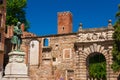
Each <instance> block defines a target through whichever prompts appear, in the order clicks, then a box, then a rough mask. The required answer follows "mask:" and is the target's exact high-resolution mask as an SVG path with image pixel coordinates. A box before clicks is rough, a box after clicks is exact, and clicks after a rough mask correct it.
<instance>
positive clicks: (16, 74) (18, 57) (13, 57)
mask: <svg viewBox="0 0 120 80" xmlns="http://www.w3.org/2000/svg"><path fill="white" fill-rule="evenodd" d="M8 55H9V63H8V64H7V65H6V67H5V76H4V77H3V79H2V80H9V79H10V80H30V79H29V78H28V68H27V66H26V64H25V62H24V56H25V52H18V51H13V52H10V53H9V54H8Z"/></svg>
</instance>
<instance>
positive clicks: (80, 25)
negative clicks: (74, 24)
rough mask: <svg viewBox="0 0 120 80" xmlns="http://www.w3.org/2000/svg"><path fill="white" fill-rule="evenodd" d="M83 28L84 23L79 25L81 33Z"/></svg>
mask: <svg viewBox="0 0 120 80" xmlns="http://www.w3.org/2000/svg"><path fill="white" fill-rule="evenodd" d="M82 26H83V24H82V23H80V24H79V31H81V30H82Z"/></svg>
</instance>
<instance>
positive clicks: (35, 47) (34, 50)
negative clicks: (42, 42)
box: [28, 40, 39, 65]
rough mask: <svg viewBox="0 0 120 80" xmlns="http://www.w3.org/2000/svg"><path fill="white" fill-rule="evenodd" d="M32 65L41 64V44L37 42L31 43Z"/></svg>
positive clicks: (30, 55) (30, 56)
mask: <svg viewBox="0 0 120 80" xmlns="http://www.w3.org/2000/svg"><path fill="white" fill-rule="evenodd" d="M28 57H29V59H30V65H38V64H39V42H38V41H37V40H33V41H31V42H30V54H29V56H28Z"/></svg>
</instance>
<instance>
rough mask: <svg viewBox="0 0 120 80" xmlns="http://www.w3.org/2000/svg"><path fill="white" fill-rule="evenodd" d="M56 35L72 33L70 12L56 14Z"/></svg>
mask: <svg viewBox="0 0 120 80" xmlns="http://www.w3.org/2000/svg"><path fill="white" fill-rule="evenodd" d="M57 15H58V34H65V33H71V32H72V13H71V12H70V11H65V12H58V13H57Z"/></svg>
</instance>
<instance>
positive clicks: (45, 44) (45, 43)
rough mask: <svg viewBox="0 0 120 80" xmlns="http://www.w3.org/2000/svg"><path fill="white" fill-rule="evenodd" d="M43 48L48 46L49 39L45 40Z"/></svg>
mask: <svg viewBox="0 0 120 80" xmlns="http://www.w3.org/2000/svg"><path fill="white" fill-rule="evenodd" d="M43 46H46V47H47V46H49V39H47V38H45V39H44V42H43Z"/></svg>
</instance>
